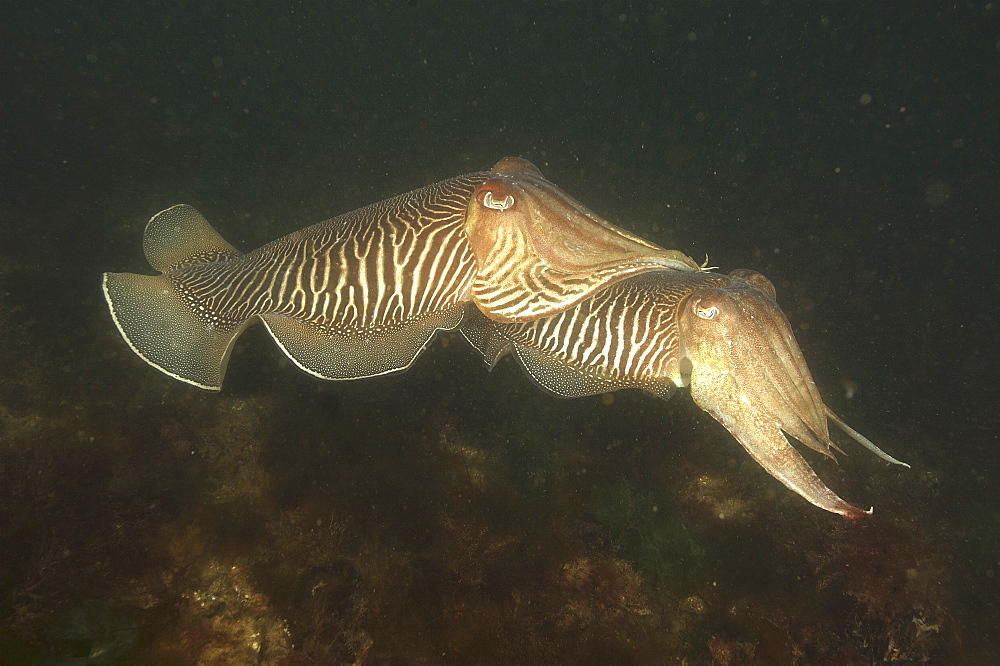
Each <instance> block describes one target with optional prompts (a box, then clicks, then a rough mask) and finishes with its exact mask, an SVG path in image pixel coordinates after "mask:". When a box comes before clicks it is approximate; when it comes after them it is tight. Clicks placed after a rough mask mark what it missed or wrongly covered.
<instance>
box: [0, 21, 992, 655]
mask: <svg viewBox="0 0 1000 666" xmlns="http://www.w3.org/2000/svg"><path fill="white" fill-rule="evenodd" d="M3 4H4V8H3V10H2V12H0V57H2V63H0V64H2V66H3V72H4V76H3V79H2V83H0V86H2V87H0V95H2V97H0V120H2V122H0V160H2V168H0V663H11V664H22V663H46V664H47V663H65V664H79V663H95V664H96V663H178V664H183V663H238V664H241V663H269V664H270V663H277V664H305V663H320V664H326V663H367V664H382V663H392V664H410V663H525V664H535V663H539V664H541V663H643V664H644V663H664V662H666V663H673V662H681V661H686V662H687V663H712V662H713V660H714V661H715V662H717V663H722V664H743V663H767V664H772V663H773V664H781V663H803V664H814V663H830V664H844V663H862V664H863V663H880V662H883V661H900V662H904V663H908V662H909V663H912V662H921V661H926V662H929V663H942V664H952V663H968V664H980V663H991V662H995V661H997V660H1000V649H998V648H997V647H996V646H997V644H998V642H1000V636H998V629H997V627H1000V609H998V601H997V600H998V599H1000V582H998V578H997V576H998V574H1000V486H998V483H997V481H996V478H997V476H998V474H1000V452H998V451H997V444H998V441H997V440H998V427H1000V418H998V416H997V409H996V404H997V401H998V399H1000V391H998V388H997V374H998V373H997V371H998V363H997V351H996V349H997V340H998V337H1000V327H998V321H997V304H998V303H1000V294H998V288H997V286H996V285H997V280H996V277H995V275H994V273H995V269H994V267H995V265H996V259H997V241H996V224H997V220H998V219H1000V188H998V186H997V183H998V175H1000V174H998V166H997V154H998V148H1000V118H998V112H997V100H998V99H1000V74H998V72H1000V41H998V40H1000V20H998V11H1000V10H998V8H997V7H996V6H995V5H994V4H992V3H984V2H977V3H971V2H969V3H967V2H961V3H954V2H952V3H935V2H923V3H906V4H905V5H904V4H903V3H877V2H856V3H848V2H814V3H777V2H759V1H754V2H740V3H722V2H679V3H660V2H655V3H629V2H620V3H599V2H595V3H583V2H580V3H575V2H565V1H563V2H556V1H553V2H541V3H514V2H511V3H488V4H487V3H483V4H482V5H479V4H478V3H446V2H410V3H395V2H391V3H390V2H384V3H368V4H367V5H365V8H359V7H358V6H356V4H355V3H280V4H278V3H275V4H273V5H269V6H263V5H264V3H247V4H246V5H244V4H238V3H184V2H178V3H171V4H169V5H164V6H161V7H155V6H152V5H150V6H146V5H145V4H144V3H102V2H94V3H64V2H55V3H47V4H44V5H39V6H37V7H33V6H29V5H23V4H17V5H15V4H14V3H9V2H5V3H3ZM506 155H518V156H522V157H525V158H528V159H530V160H532V161H533V162H534V163H535V164H537V165H538V166H539V168H541V170H542V171H543V173H544V174H545V175H546V176H547V177H548V178H549V179H550V180H552V181H553V182H554V183H556V184H558V185H559V186H560V187H562V188H563V189H564V190H566V191H567V192H569V193H570V194H571V195H573V196H575V197H576V198H578V199H580V200H581V201H583V202H584V203H585V204H587V205H588V206H590V207H591V208H593V209H594V210H596V211H598V212H599V213H601V214H602V215H604V216H606V217H607V218H609V219H610V220H612V221H614V222H616V223H618V224H620V225H622V226H624V227H626V228H628V229H630V230H632V231H633V232H635V233H637V234H639V235H641V236H643V237H646V238H648V239H650V240H652V241H654V242H656V243H658V244H660V245H663V246H665V247H670V248H676V249H679V250H681V251H683V252H685V253H687V254H690V255H692V256H694V257H696V258H699V259H700V258H701V257H702V256H703V255H704V254H706V253H707V254H709V255H710V256H711V260H712V264H713V265H717V266H720V267H721V268H722V269H723V270H725V271H728V270H731V269H734V268H737V267H746V268H753V269H755V270H759V271H761V272H762V273H764V274H765V275H767V276H768V277H769V278H771V280H772V281H773V282H774V283H775V285H776V287H777V291H778V301H779V303H781V305H782V307H783V308H784V310H785V312H786V314H787V315H788V317H789V319H790V321H791V323H792V325H793V327H794V328H795V331H796V335H797V337H798V340H799V343H800V344H801V346H802V348H803V352H804V354H805V357H806V359H807V360H808V361H809V364H810V367H811V369H812V372H813V374H814V376H815V377H816V381H817V383H818V384H819V386H820V388H821V390H822V392H823V394H824V396H825V397H826V399H827V401H828V403H829V404H830V406H831V407H832V408H833V409H834V411H837V412H838V413H840V414H841V415H842V416H843V417H844V418H845V419H846V420H847V421H848V422H849V423H851V424H852V425H854V426H855V427H856V428H857V429H859V430H861V431H862V432H864V433H865V434H866V435H868V436H869V437H871V438H872V439H873V440H875V441H876V443H878V444H879V445H880V446H882V447H884V448H885V449H886V450H888V451H889V452H890V453H892V454H894V455H897V456H898V457H901V458H903V459H904V460H906V461H907V462H909V463H910V464H911V465H912V469H909V470H906V469H898V468H890V467H888V466H886V465H885V464H884V463H882V462H881V461H879V460H878V459H876V458H874V457H873V456H870V455H868V454H867V453H866V452H864V451H862V450H860V449H859V448H858V447H855V446H852V445H850V444H845V445H844V446H845V448H846V449H847V451H848V453H849V454H850V455H849V456H848V457H844V456H841V457H840V464H839V465H837V464H835V463H832V462H830V461H822V460H818V456H812V457H810V458H809V460H810V462H812V463H813V464H814V466H815V467H816V469H817V471H818V473H819V474H820V476H822V477H823V478H824V479H825V480H826V481H827V482H828V483H829V484H830V485H831V487H833V488H834V489H835V490H837V491H838V492H839V493H841V494H842V495H843V496H844V497H845V498H847V499H849V500H851V501H854V502H856V503H858V504H859V505H864V506H869V505H874V506H875V514H874V517H873V519H872V520H869V521H864V522H858V523H848V522H846V521H844V520H843V519H841V518H839V517H837V516H833V515H828V514H826V513H824V512H822V511H820V510H819V509H816V508H814V507H812V506H811V505H808V504H807V503H806V502H804V501H803V500H801V499H800V498H799V497H798V496H796V495H793V494H792V493H790V492H789V491H787V490H786V489H785V488H784V487H783V486H781V485H780V484H779V483H778V482H777V481H775V480H773V479H772V478H771V477H769V476H768V475H767V474H766V473H765V472H764V471H763V470H762V469H760V468H759V467H758V466H757V465H756V464H755V463H754V462H753V461H752V460H751V459H750V458H749V457H748V456H747V455H746V454H745V453H744V451H743V450H742V448H741V447H739V445H738V444H737V443H736V442H735V440H733V438H732V437H731V436H730V435H729V434H728V433H727V432H725V431H724V430H723V429H722V428H721V427H720V426H718V425H717V424H716V423H715V421H713V420H712V419H711V418H710V417H709V416H707V415H706V414H704V413H703V412H701V411H700V410H699V409H698V408H697V407H696V406H695V405H694V404H692V402H691V400H690V398H689V396H688V395H687V394H686V392H683V391H682V392H680V393H679V395H678V397H676V398H674V399H673V400H672V401H671V402H668V403H664V402H662V401H658V400H656V399H655V398H652V397H650V396H646V395H643V394H639V393H635V394H632V393H618V394H615V395H614V397H613V399H611V398H610V397H608V396H604V397H600V396H599V397H595V398H586V399H578V400H560V399H556V398H553V397H551V396H549V395H548V394H545V393H543V392H541V391H539V390H538V389H537V388H536V387H535V386H534V385H533V384H532V383H531V382H530V381H529V380H528V379H526V378H525V377H524V376H523V374H522V373H521V371H520V370H518V369H517V368H516V367H515V366H514V365H513V364H511V363H503V364H501V366H500V367H498V368H497V369H496V370H495V371H494V372H493V373H488V372H486V370H485V369H484V368H482V367H481V364H480V362H479V361H478V359H477V358H476V357H475V356H474V354H473V352H472V351H471V350H470V349H469V348H468V347H467V345H466V344H465V343H464V342H463V341H462V340H461V339H460V338H459V337H457V336H454V335H447V336H443V338H442V339H441V340H440V341H439V342H438V343H436V344H435V345H434V346H433V347H432V348H431V349H430V350H429V351H428V352H426V353H425V354H424V356H422V357H421V358H420V360H419V361H418V362H417V363H416V365H415V366H414V367H413V368H412V369H411V370H410V371H408V372H407V373H405V374H402V375H396V376H391V377H384V378H379V379H375V380H370V381H364V382H354V383H324V382H321V381H318V380H315V379H313V378H311V377H309V376H306V375H304V374H303V373H301V372H299V371H298V370H296V369H295V368H294V367H292V366H291V365H290V364H289V363H288V362H287V361H285V360H284V357H283V356H282V354H281V353H280V351H279V350H278V349H276V348H275V346H274V345H273V344H272V343H271V342H270V341H269V340H268V339H267V337H266V335H264V334H263V332H262V331H260V330H251V331H249V332H248V333H247V334H246V335H245V336H244V337H243V338H242V339H241V341H240V342H239V344H238V345H237V347H236V349H235V351H234V354H233V359H232V362H231V364H230V370H229V374H228V377H227V379H226V386H225V389H224V390H223V392H222V393H221V395H215V394H209V393H205V392H202V391H199V390H197V389H194V388H192V387H189V386H187V385H183V384H180V383H178V382H176V381H173V380H171V379H170V378H168V377H166V376H163V375H161V374H160V373H158V372H156V371H155V370H153V369H152V368H150V367H148V366H147V365H146V364H144V363H143V362H142V361H141V360H140V359H138V358H137V357H135V356H134V355H133V354H132V353H131V352H130V351H129V349H128V348H127V346H126V345H125V344H124V342H123V341H122V340H121V338H120V336H119V335H118V333H117V331H116V330H115V328H114V325H113V324H112V322H111V320H110V317H109V316H108V313H107V309H106V306H105V304H104V301H103V298H102V295H101V293H100V273H102V272H103V271H107V270H112V271H135V272H142V271H145V270H146V264H145V260H144V259H143V255H142V249H141V235H142V229H143V226H144V225H145V222H146V220H147V219H148V218H149V217H150V216H151V215H152V214H154V213H156V212H157V211H159V210H161V209H163V208H166V207H168V206H170V205H173V204H175V203H180V202H186V203H190V204H192V205H194V206H196V207H197V208H199V209H200V210H201V211H202V212H203V213H204V214H205V215H206V216H207V217H208V218H209V219H210V220H211V221H212V222H213V223H214V224H215V225H216V227H217V228H218V229H219V230H220V231H221V232H222V234H223V235H224V236H225V237H226V238H227V239H228V240H230V241H231V242H232V243H233V244H234V245H236V246H237V247H239V248H241V249H251V248H253V247H256V246H258V245H260V244H262V243H263V242H266V241H268V240H271V239H273V238H275V237H277V236H280V235H283V234H285V233H288V232H290V231H293V230H295V229H298V228H300V227H303V226H306V225H307V224H311V223H313V222H317V221H319V220H322V219H325V218H328V217H331V216H333V215H335V214H339V213H342V212H345V211H348V210H351V209H353V208H355V207H358V206H361V205H364V204H367V203H371V202H374V201H377V200H379V199H382V198H384V197H387V196H389V195H392V194H396V193H399V192H402V191H406V190H409V189H412V188H414V187H418V186H421V185H424V184H426V183H429V182H433V181H435V180H438V179H442V178H446V177H450V176H453V175H457V174H459V173H465V172H469V171H476V170H481V169H485V168H488V167H489V166H491V165H492V164H493V163H494V162H496V161H497V160H498V159H500V158H501V157H504V156H506ZM848 387H850V388H851V390H850V391H848V390H847V388H848ZM88 659H89V660H88Z"/></svg>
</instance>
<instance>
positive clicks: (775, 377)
mask: <svg viewBox="0 0 1000 666" xmlns="http://www.w3.org/2000/svg"><path fill="white" fill-rule="evenodd" d="M729 279H730V285H729V286H723V287H712V288H702V289H697V290H695V291H693V292H692V293H691V294H690V295H689V296H688V297H687V298H686V299H685V300H684V301H683V302H682V303H681V305H680V308H681V310H680V312H679V313H678V315H679V316H678V333H679V338H680V345H681V350H680V351H681V354H680V357H681V372H682V373H683V374H685V375H689V381H690V384H691V395H692V397H693V398H694V401H695V402H696V403H697V404H698V405H699V406H700V407H701V408H702V409H704V410H705V411H706V412H708V413H709V414H711V415H712V416H713V417H714V418H715V419H716V420H717V421H719V422H720V423H721V424H722V425H723V426H725V427H726V429H727V430H729V432H730V433H732V435H733V436H734V437H736V439H737V440H739V442H740V444H742V445H743V447H744V448H746V450H747V451H748V452H749V453H750V455H751V456H752V457H753V458H754V460H756V461H757V462H758V463H760V464H761V465H762V466H763V467H764V469H766V470H767V471H768V472H769V473H770V474H771V475H772V476H774V477H775V478H777V479H778V480H779V481H781V482H782V483H784V484H785V485H786V486H787V487H788V488H790V489H791V490H793V491H795V492H797V493H798V494H799V495H801V496H802V497H804V498H806V499H807V500H809V501H810V502H812V503H813V504H815V505H816V506H818V507H820V508H823V509H826V510H827V511H832V512H834V513H838V514H841V515H843V516H846V517H849V518H857V517H859V516H862V515H865V513H866V512H864V511H862V510H861V509H859V508H858V507H856V506H853V505H852V504H849V503H848V502H846V501H844V500H843V499H841V498H840V497H839V496H838V495H837V494H836V493H834V492H833V491H832V490H830V489H829V488H828V487H827V486H826V484H824V483H823V481H821V480H820V478H819V477H818V476H817V475H816V473H815V472H814V471H813V470H812V468H811V467H810V466H809V464H808V463H807V462H806V461H805V459H804V458H803V457H802V456H801V455H799V453H798V451H796V450H795V449H794V448H793V447H792V446H791V444H789V442H788V440H787V439H786V437H785V434H786V433H787V434H788V435H791V436H792V437H794V438H795V439H797V440H799V441H800V442H802V443H803V444H805V445H806V446H808V447H809V448H811V449H814V450H816V451H819V452H820V453H822V454H824V455H827V456H830V457H832V453H831V449H837V447H836V445H835V444H834V443H833V442H832V441H831V439H830V431H829V425H828V417H829V419H830V420H832V421H834V423H836V424H838V425H840V426H841V427H843V428H844V430H845V432H847V433H848V434H849V435H851V436H852V437H854V438H855V439H857V440H858V441H859V442H860V443H862V444H863V445H864V446H866V447H868V448H871V449H872V450H873V451H875V452H876V453H877V454H879V455H881V456H882V457H883V458H885V459H886V460H889V461H890V462H895V463H898V464H903V463H899V461H897V460H895V459H893V458H891V457H889V456H888V455H887V454H884V453H882V452H881V451H879V450H878V449H877V447H875V445H874V444H872V443H871V442H869V441H868V440H867V439H865V438H864V437H862V436H861V435H860V434H859V433H857V432H855V431H854V430H852V429H850V428H849V427H847V426H846V425H845V424H843V422H841V421H840V419H838V418H837V417H836V416H835V415H834V414H833V413H832V412H830V410H829V409H828V408H827V407H826V405H825V404H824V403H823V399H822V398H821V397H820V394H819V391H818V390H817V388H816V383H815V382H814V381H813V378H812V375H811V374H810V373H809V368H808V367H807V366H806V362H805V359H803V358H802V352H801V350H800V349H799V346H798V344H797V343H796V341H795V336H794V335H792V329H791V327H790V326H789V324H788V320H787V319H786V318H785V315H784V314H783V313H782V311H781V310H780V309H779V308H778V305H777V303H776V302H775V293H774V286H773V285H772V284H771V282H770V281H769V280H768V279H767V278H765V277H764V276H763V275H761V274H760V273H756V272H754V271H749V270H738V271H733V272H732V273H730V274H729ZM859 438H860V439H859ZM838 450H839V449H838Z"/></svg>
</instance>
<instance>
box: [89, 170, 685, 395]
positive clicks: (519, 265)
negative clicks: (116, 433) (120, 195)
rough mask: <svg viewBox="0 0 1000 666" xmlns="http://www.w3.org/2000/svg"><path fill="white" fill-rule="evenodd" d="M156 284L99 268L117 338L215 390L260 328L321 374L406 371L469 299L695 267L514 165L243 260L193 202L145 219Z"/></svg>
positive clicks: (574, 299)
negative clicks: (246, 333)
mask: <svg viewBox="0 0 1000 666" xmlns="http://www.w3.org/2000/svg"><path fill="white" fill-rule="evenodd" d="M143 250H144V251H145V254H146V258H147V260H148V261H149V263H150V265H151V266H152V267H153V268H154V269H156V270H157V271H158V272H159V273H160V274H159V275H138V274H135V273H105V274H104V284H103V287H104V295H105V298H106V299H107V301H108V306H109V307H110V308H111V315H112V317H113V318H114V321H115V324H116V325H117V327H118V330H119V331H120V332H121V334H122V336H123V337H124V338H125V340H126V341H127V342H128V344H129V345H130V346H131V347H132V349H133V351H135V352H136V354H138V355H139V356H140V357H141V358H142V359H144V360H145V361H146V362H148V363H149V364H150V365H152V366H154V367H156V368H157V369H159V370H162V371H163V372H165V373H167V374H168V375H170V376H171V377H174V378H176V379H179V380H181V381H185V382H188V383H190V384H194V385H195V386H198V387H201V388H205V389H210V390H219V388H220V387H221V385H222V379H223V377H224V375H225V372H226V366H227V364H228V361H229V354H230V351H231V350H232V346H233V343H234V341H235V340H236V338H237V337H238V336H239V334H240V333H241V332H242V331H243V330H244V329H245V328H246V327H247V326H249V325H250V324H253V323H255V322H262V323H263V324H264V325H265V326H266V327H267V330H268V332H269V333H270V334H271V336H272V337H273V338H274V340H275V342H277V343H278V345H279V346H280V347H281V349H282V351H284V352H285V354H287V355H288V357H289V358H290V359H291V360H292V361H293V362H294V363H295V364H296V365H298V366H299V367H300V368H302V369H303V370H305V371H307V372H309V373H312V374H314V375H316V376H318V377H322V378H324V379H359V378H364V377H371V376H374V375H381V374H385V373H389V372H395V371H399V370H403V369H405V368H407V367H409V365H410V364H411V363H412V362H413V360H414V359H415V358H416V357H417V356H418V355H419V354H420V352H421V350H423V349H424V347H425V346H426V345H427V343H428V342H429V341H430V340H431V338H432V337H433V336H434V334H435V333H436V332H437V331H439V330H449V329H453V328H455V327H456V326H457V325H458V324H459V322H460V321H461V320H462V316H463V313H464V311H465V305H466V304H467V303H470V302H475V303H476V306H477V308H478V310H479V311H480V312H482V313H484V314H485V316H487V317H490V318H494V319H497V320H498V321H526V320H530V319H535V318H538V317H543V316H548V315H551V314H554V313H557V312H560V311H562V310H565V309H567V308H570V307H572V306H574V305H575V304H577V303H579V302H580V301H582V300H583V299H585V298H587V297H588V296H589V295H590V294H592V293H594V292H595V291H598V290H600V289H602V288H604V287H606V286H608V285H611V284H614V283H615V282H617V281H619V280H623V279H625V278H627V277H629V276H632V275H638V274H641V273H643V272H647V271H662V270H678V271H696V270H698V265H697V264H696V263H695V262H694V261H693V260H691V259H690V258H689V257H686V256H685V255H683V254H682V253H680V252H677V251H674V250H665V249H663V248H659V247H657V246H656V245H653V244H652V243H649V242H646V241H644V240H642V239H640V238H637V237H635V236H633V235H632V234H629V233H628V232H626V231H624V230H622V229H619V228H618V227H616V226H614V225H612V224H611V223H609V222H607V221H605V220H604V219H602V218H601V217H599V216H598V215H596V214H595V213H593V212H591V211H590V210H589V209H587V208H586V207H585V206H583V204H581V203H580V202H578V201H576V200H575V199H573V198H572V197H570V196H569V195H568V194H566V193H565V192H563V191H562V190H560V189H559V188H558V187H556V186H555V185H553V184H552V183H550V182H549V181H547V180H545V179H544V178H543V177H542V175H541V173H539V171H538V169H536V168H535V167H534V166H533V165H532V164H531V163H530V162H528V161H526V160H522V159H518V158H507V159H504V160H501V161H500V162H498V163H497V164H496V165H495V166H494V167H493V169H491V170H490V171H480V172H476V173H470V174H466V175H463V176H456V177H454V178H449V179H448V180H443V181H441V182H439V183H434V184H433V185H428V186H427V187H424V188H421V189H419V190H414V191H412V192H408V193H406V194H402V195H399V196H397V197H393V198H392V199H387V200H385V201H382V202H379V203H376V204H372V205H370V206H365V207H364V208H360V209H358V210H355V211H352V212H350V213H346V214H344V215H341V216H339V217H336V218H333V219H331V220H327V221H325V222H320V223H319V224H315V225H313V226H311V227H307V228H305V229H302V230H300V231H297V232H295V233H292V234H289V235H288V236H285V237H284V238H279V239H278V240H276V241H273V242H271V243H268V244H267V245H264V246H263V247H260V248H257V249H256V250H253V251H251V252H247V253H243V252H240V251H239V250H237V249H236V248H234V247H233V246H232V245H230V244H229V243H227V242H226V241H225V240H224V239H223V238H222V236H221V235H219V233H218V232H216V231H215V229H213V228H212V227H211V225H209V223H208V222H207V221H206V220H205V218H204V217H202V216H201V214H200V213H198V211H196V210H195V209H194V208H192V207H191V206H187V205H183V204H182V205H178V206H174V207H172V208H168V209H167V210H164V211H162V212H160V213H158V214H157V215H155V216H153V218H152V219H151V220H150V221H149V223H148V224H147V225H146V231H145V235H144V236H143Z"/></svg>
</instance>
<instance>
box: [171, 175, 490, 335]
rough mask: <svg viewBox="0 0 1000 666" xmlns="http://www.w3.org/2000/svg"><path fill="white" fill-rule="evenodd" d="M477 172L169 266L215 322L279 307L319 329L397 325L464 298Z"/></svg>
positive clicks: (470, 272) (191, 300)
mask: <svg viewBox="0 0 1000 666" xmlns="http://www.w3.org/2000/svg"><path fill="white" fill-rule="evenodd" d="M487 175H488V174H486V173H473V174H468V175H465V176H459V177H457V178H452V179H450V180H446V181H442V182H440V183H436V184H434V185H430V186H428V187H425V188H423V189H421V190H416V191H414V192H410V193H408V194H404V195H400V196H397V197H394V198H392V199H388V200H386V201H383V202H380V203H377V204H373V205H371V206H367V207H365V208H361V209H359V210H356V211H354V212H352V213H348V214H346V215H342V216H340V217H337V218H334V219H332V220H328V221H326V222H321V223H319V224H317V225H314V226H312V227H308V228H306V229H303V230H301V231H298V232H296V233H293V234H291V235H289V236H285V237H284V238H280V239H278V240H276V241H274V242H272V243H269V244H267V245H264V246H263V247H261V248H259V249H257V250H255V251H253V252H250V253H248V254H246V255H243V256H241V257H240V258H238V259H235V260H231V261H227V262H222V263H197V264H192V265H188V266H182V267H179V268H178V269H176V270H174V271H172V272H171V273H170V279H171V281H172V282H173V284H174V286H175V288H176V289H177V291H178V292H179V293H180V294H181V297H182V298H183V299H184V300H185V301H186V302H187V303H188V305H189V306H190V307H191V308H192V310H193V311H194V312H195V313H197V314H198V316H199V317H201V318H202V319H203V320H204V321H205V323H206V326H207V327H209V328H218V329H221V330H230V329H232V328H235V327H238V326H240V325H242V323H243V322H245V321H246V320H247V319H249V318H250V317H252V316H254V315H258V314H264V313H278V314H282V315H286V316H288V317H291V318H293V319H296V320H299V321H303V322H306V323H307V324H309V325H311V326H312V327H314V328H316V329H317V331H319V332H323V333H327V334H331V333H337V334H359V333H363V332H369V333H378V332H379V331H385V330H392V329H395V328H399V327H401V326H403V325H405V324H407V323H409V322H413V321H416V320H419V319H421V318H422V317H425V316H427V315H430V314H433V313H436V312H440V311H442V310H444V309H447V308H449V307H453V306H455V305H456V304H457V303H459V302H461V301H462V300H463V299H464V298H465V297H466V296H465V295H466V293H467V292H468V289H469V285H470V284H471V281H472V279H473V276H474V275H475V272H476V265H475V258H474V256H473V254H472V251H471V249H470V248H469V246H468V241H467V239H466V236H465V231H464V222H465V216H466V210H467V208H468V204H469V199H470V197H471V196H472V192H473V191H474V190H475V188H476V187H477V186H478V185H480V184H481V183H482V182H483V181H484V180H485V179H486V177H487Z"/></svg>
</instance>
